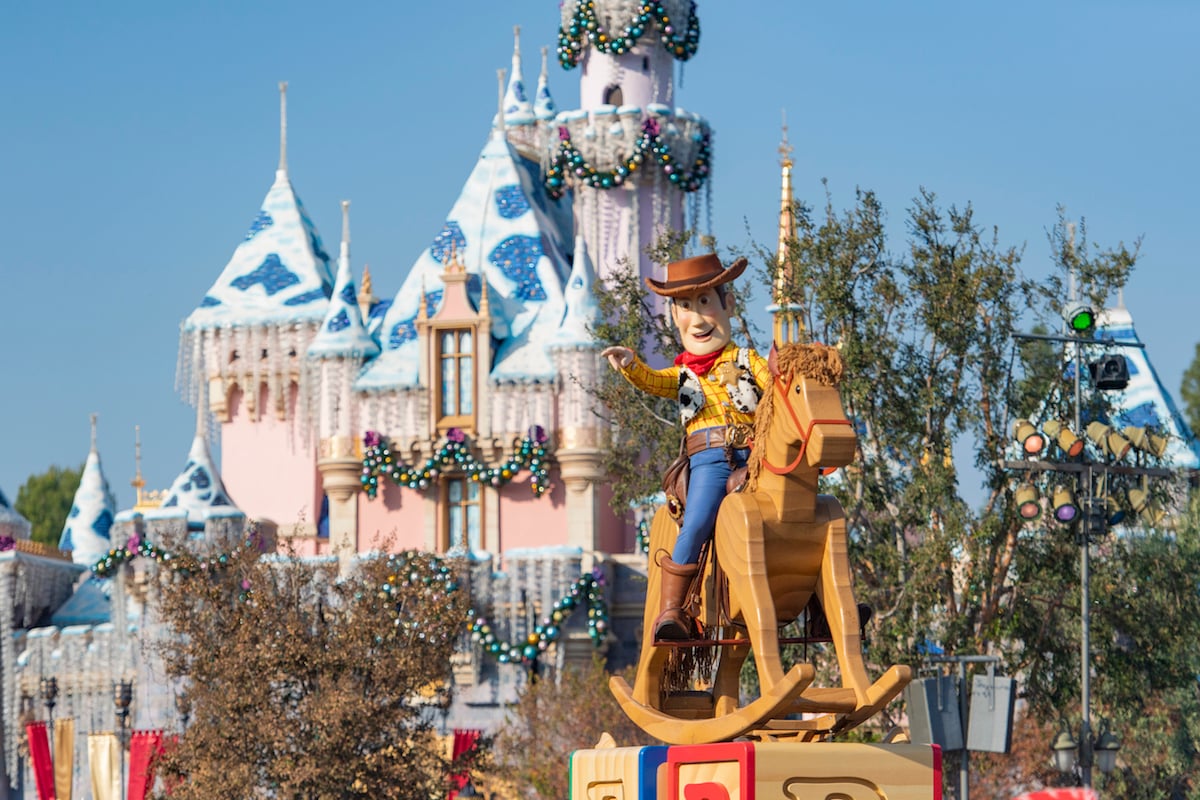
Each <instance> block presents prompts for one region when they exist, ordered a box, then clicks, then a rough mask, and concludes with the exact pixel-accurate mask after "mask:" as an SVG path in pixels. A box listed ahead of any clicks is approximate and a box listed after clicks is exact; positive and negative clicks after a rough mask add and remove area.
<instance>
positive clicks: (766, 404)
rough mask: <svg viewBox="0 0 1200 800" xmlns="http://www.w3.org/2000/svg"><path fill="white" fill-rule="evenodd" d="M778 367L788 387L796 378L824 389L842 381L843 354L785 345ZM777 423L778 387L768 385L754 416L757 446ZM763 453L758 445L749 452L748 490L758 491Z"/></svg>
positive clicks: (821, 346)
mask: <svg viewBox="0 0 1200 800" xmlns="http://www.w3.org/2000/svg"><path fill="white" fill-rule="evenodd" d="M775 366H776V368H777V369H778V370H779V375H780V377H782V379H783V382H784V384H786V385H790V384H791V382H792V379H793V378H794V377H795V376H796V375H799V376H800V377H801V378H805V379H808V380H813V381H816V382H817V383H820V384H822V385H824V386H837V385H838V384H839V383H841V382H842V367H843V364H842V354H841V353H839V352H838V351H837V349H836V348H833V347H830V346H829V345H825V344H785V345H784V346H783V347H780V348H778V349H777V350H776V351H775ZM774 420H775V387H774V386H768V387H767V390H766V391H765V392H763V397H762V399H761V400H760V401H759V402H758V410H757V411H756V412H755V414H754V442H755V444H756V445H757V444H759V443H760V442H765V441H766V440H767V437H768V436H770V435H771V425H772V423H773V422H774ZM764 450H765V448H763V447H760V446H756V447H754V449H752V450H751V451H750V458H749V459H747V461H746V466H747V467H748V468H749V476H748V480H747V485H746V490H747V491H750V492H754V491H758V476H759V473H760V472H762V460H763V453H764Z"/></svg>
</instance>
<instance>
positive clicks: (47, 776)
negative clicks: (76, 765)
mask: <svg viewBox="0 0 1200 800" xmlns="http://www.w3.org/2000/svg"><path fill="white" fill-rule="evenodd" d="M25 735H26V736H27V737H28V739H29V760H30V761H32V762H33V779H34V781H35V782H36V783H37V796H38V800H55V794H54V764H53V762H52V761H51V760H50V739H49V738H48V737H47V736H46V723H44V722H27V723H26V724H25Z"/></svg>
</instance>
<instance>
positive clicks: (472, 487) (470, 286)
mask: <svg viewBox="0 0 1200 800" xmlns="http://www.w3.org/2000/svg"><path fill="white" fill-rule="evenodd" d="M562 14H563V19H562V31H561V36H560V43H559V60H560V62H561V63H562V64H563V65H564V66H566V67H568V68H569V67H571V66H574V65H575V64H578V65H579V66H580V67H581V69H580V98H581V105H582V107H581V108H580V109H578V110H575V111H564V112H556V110H555V107H554V103H553V100H552V98H551V95H550V91H549V88H548V80H547V69H546V50H545V49H543V51H542V70H541V75H540V77H539V80H538V84H537V89H536V92H535V94H534V97H533V99H532V101H531V100H530V99H528V97H527V93H526V89H525V83H524V80H523V76H522V62H521V52H520V44H519V38H518V42H517V46H516V48H515V50H514V53H513V59H512V70H511V74H510V75H509V76H508V80H507V86H506V87H505V89H504V92H503V96H502V102H501V108H500V112H499V113H498V114H497V116H496V118H495V120H494V122H493V125H492V130H491V133H490V135H489V136H488V137H487V140H486V142H485V143H484V146H483V150H482V152H481V153H480V155H479V158H478V160H477V161H476V163H475V165H474V168H473V169H471V170H470V173H469V175H468V177H467V179H466V182H465V184H464V185H463V189H462V192H461V194H460V195H459V198H458V200H457V201H456V202H455V203H454V205H453V207H452V208H451V209H450V211H449V214H448V215H447V217H446V222H445V224H444V225H443V227H442V229H441V231H437V232H431V233H432V234H433V236H432V242H431V244H430V245H429V247H428V248H426V249H425V250H424V251H423V252H422V253H421V254H420V255H418V256H417V258H416V260H415V262H414V264H413V266H412V267H411V269H410V270H409V271H408V273H407V274H406V275H404V276H402V282H401V286H400V289H399V291H398V292H397V293H396V294H395V296H394V297H393V298H392V299H391V300H380V299H378V298H376V297H375V296H374V294H373V291H372V290H373V286H374V284H373V281H372V276H371V275H370V274H369V273H368V272H366V271H365V270H364V271H363V278H362V281H361V284H360V285H357V286H356V284H355V281H354V277H353V274H352V264H351V258H350V226H349V203H348V202H343V203H342V212H343V226H342V237H341V244H340V248H339V251H338V253H337V257H336V261H335V260H334V258H333V257H331V256H330V255H329V254H328V253H327V252H326V250H325V248H324V245H323V244H322V240H321V237H320V236H319V235H318V233H317V231H316V228H315V226H314V225H313V223H312V220H311V219H310V218H309V217H308V215H307V214H306V213H305V209H304V206H303V205H302V204H301V202H300V199H299V197H298V196H297V194H296V191H295V189H294V188H293V185H292V182H291V178H290V174H289V170H288V163H287V150H286V85H281V104H282V110H283V112H284V113H283V125H282V129H281V155H280V163H279V167H278V169H277V171H276V173H275V181H274V184H273V185H272V186H271V188H270V190H269V191H268V193H267V197H266V199H265V200H264V202H263V205H262V209H261V210H260V212H259V214H258V216H257V217H256V218H255V219H254V220H253V222H252V224H251V227H250V230H249V232H248V233H247V234H246V238H245V240H244V241H242V242H240V243H239V244H238V246H237V248H236V249H235V251H234V254H233V257H232V258H231V259H230V261H229V263H228V265H226V267H225V269H224V270H223V271H222V272H221V274H220V275H219V276H218V278H217V279H216V282H215V283H214V284H213V286H212V288H211V289H210V290H209V291H208V293H207V294H206V295H205V297H204V298H203V300H202V301H201V302H200V304H199V306H198V307H197V308H196V309H195V310H194V311H193V312H192V313H191V314H190V315H189V316H188V318H187V319H186V320H185V321H184V323H183V325H182V335H181V344H180V379H181V382H182V385H183V386H184V387H185V389H186V391H187V392H188V395H189V397H190V398H191V399H192V400H193V401H194V402H196V403H205V402H206V403H207V407H208V409H209V410H210V411H211V413H212V415H213V416H214V418H215V420H216V421H217V423H218V424H219V432H220V441H221V475H222V477H223V479H224V485H225V488H226V489H227V491H228V494H229V496H230V497H231V498H233V499H234V500H235V501H236V503H237V505H238V507H239V508H240V509H241V510H242V511H244V512H245V513H246V514H247V516H248V517H250V518H254V519H266V520H270V521H272V522H274V523H275V524H276V525H277V526H278V531H279V535H280V537H281V538H291V539H292V541H293V543H294V544H295V545H296V546H297V548H298V549H299V550H300V551H301V552H309V553H318V554H319V553H334V554H342V555H346V554H352V553H355V552H359V551H364V550H371V549H376V548H378V547H379V546H380V545H381V543H383V542H384V541H387V542H388V543H389V546H390V547H393V548H419V549H422V550H428V551H432V552H439V553H461V554H466V553H471V554H484V553H487V554H493V555H500V554H504V553H507V552H510V551H514V550H518V551H519V550H526V549H529V548H547V547H549V548H555V547H567V548H571V549H575V550H578V551H580V552H582V553H584V554H587V555H586V557H587V559H588V560H590V558H591V556H592V554H596V553H612V552H618V553H619V552H630V551H632V550H633V549H634V541H635V535H634V530H633V527H632V524H631V520H630V519H622V518H620V517H619V516H618V515H616V514H614V513H613V512H612V510H611V509H610V508H609V506H608V503H607V501H608V499H609V492H608V490H607V488H606V479H605V475H604V474H603V473H602V471H601V468H600V453H601V450H600V449H601V447H603V445H604V429H603V423H602V422H601V420H600V418H599V417H598V416H597V415H596V414H594V413H593V405H594V401H593V399H592V398H591V396H590V395H589V393H588V391H587V389H586V387H588V386H589V385H592V384H593V383H594V382H595V381H596V377H597V370H598V369H599V366H600V364H599V360H598V357H597V352H598V350H599V347H600V346H599V345H598V344H597V343H596V342H594V341H593V338H592V336H591V334H590V332H589V329H590V325H591V323H592V321H593V320H594V318H595V315H596V314H597V308H596V303H595V300H594V297H593V294H592V287H593V283H594V282H595V281H596V280H603V279H604V278H605V277H606V276H607V275H608V274H610V273H611V271H612V270H615V269H619V268H622V267H621V265H623V264H625V263H629V264H631V265H636V268H637V269H638V270H639V271H640V273H641V274H643V275H654V274H655V273H654V270H655V269H658V268H657V267H655V266H654V265H652V264H651V263H650V262H649V260H648V259H647V258H646V256H645V255H643V250H644V248H645V246H646V245H647V244H648V243H650V242H651V241H652V240H653V239H655V237H657V236H658V235H659V234H660V233H662V232H663V231H665V230H667V229H679V228H682V227H685V226H689V225H693V224H695V223H696V222H697V221H698V220H697V218H698V217H699V215H700V210H701V206H702V205H703V197H702V195H703V192H697V190H699V189H702V188H706V187H707V186H708V181H707V177H708V170H709V160H710V157H711V149H710V144H709V139H710V131H709V128H708V125H707V123H706V122H705V121H704V120H703V119H702V118H700V117H699V116H698V115H696V114H692V113H689V112H687V111H684V110H683V109H680V108H676V107H675V106H674V102H675V97H674V81H673V74H674V66H675V63H676V61H677V60H684V59H686V58H688V57H690V56H691V55H692V54H693V53H694V52H695V50H696V44H697V42H698V39H699V28H698V24H699V23H698V20H697V16H696V11H695V7H694V3H692V2H690V0H659V2H655V3H648V4H642V3H633V4H631V3H629V2H621V1H619V0H613V1H612V2H605V0H598V1H597V2H593V3H576V2H568V3H564V4H562ZM598 32H599V33H604V34H605V35H604V36H599V35H598ZM597 42H600V43H599V44H597ZM689 198H691V199H692V200H693V202H691V203H689V202H686V201H688V200H689ZM689 207H690V209H691V212H692V213H691V214H690V215H689V214H688V213H687V209H688V208H689ZM376 277H378V276H376ZM398 277H399V276H398ZM660 277H661V276H660ZM364 442H365V443H366V444H364ZM385 448H386V450H385ZM364 457H366V458H367V459H368V461H369V463H370V469H369V470H367V468H366V467H364ZM364 470H367V471H364ZM364 490H367V491H364Z"/></svg>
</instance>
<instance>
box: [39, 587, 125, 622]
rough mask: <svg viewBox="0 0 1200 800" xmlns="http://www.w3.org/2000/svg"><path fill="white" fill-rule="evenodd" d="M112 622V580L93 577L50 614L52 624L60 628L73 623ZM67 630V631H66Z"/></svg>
mask: <svg viewBox="0 0 1200 800" xmlns="http://www.w3.org/2000/svg"><path fill="white" fill-rule="evenodd" d="M105 622H112V580H111V579H110V578H96V577H91V578H88V579H87V580H86V581H84V582H83V583H82V584H80V585H79V587H78V588H76V589H75V592H74V594H72V595H71V596H70V597H69V598H68V599H67V602H65V603H63V604H62V605H61V606H59V607H58V609H57V610H55V612H54V613H53V614H51V615H50V624H51V625H55V626H57V627H59V628H68V627H71V626H73V625H101V624H103V623H105ZM64 632H65V631H64Z"/></svg>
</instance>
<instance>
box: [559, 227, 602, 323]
mask: <svg viewBox="0 0 1200 800" xmlns="http://www.w3.org/2000/svg"><path fill="white" fill-rule="evenodd" d="M595 282H596V270H595V269H594V268H593V267H592V259H591V258H590V257H589V256H588V251H587V243H586V242H584V240H583V237H582V236H576V237H575V261H574V263H573V264H572V266H571V276H570V277H569V278H568V279H567V287H566V289H564V290H563V296H564V298H565V300H566V304H567V312H566V314H565V315H564V316H563V320H562V325H560V326H559V328H558V330H557V331H555V333H554V337H553V339H552V340H551V343H550V346H551V347H599V344H598V343H597V342H596V337H595V335H594V334H593V333H592V328H593V326H594V325H595V324H596V320H597V319H599V318H600V302H599V301H598V300H597V299H596V294H595V292H593V291H592V286H593V284H594V283H595Z"/></svg>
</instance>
